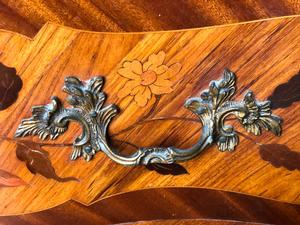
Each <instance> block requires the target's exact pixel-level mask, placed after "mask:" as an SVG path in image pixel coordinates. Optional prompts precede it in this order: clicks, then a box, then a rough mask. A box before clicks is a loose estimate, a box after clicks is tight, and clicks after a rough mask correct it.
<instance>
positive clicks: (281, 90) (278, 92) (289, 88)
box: [268, 71, 300, 109]
mask: <svg viewBox="0 0 300 225" xmlns="http://www.w3.org/2000/svg"><path fill="white" fill-rule="evenodd" d="M268 100H269V101H271V102H272V109H277V108H286V107H289V106H290V105H292V104H293V103H294V102H298V101H300V71H299V72H298V74H296V75H294V76H293V77H292V78H291V79H290V80H289V81H288V82H287V83H283V84H281V85H279V86H277V87H276V88H275V90H274V92H273V93H272V95H271V96H270V97H269V98H268Z"/></svg>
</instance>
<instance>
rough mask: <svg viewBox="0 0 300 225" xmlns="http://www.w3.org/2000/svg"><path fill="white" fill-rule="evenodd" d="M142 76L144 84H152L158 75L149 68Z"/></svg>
mask: <svg viewBox="0 0 300 225" xmlns="http://www.w3.org/2000/svg"><path fill="white" fill-rule="evenodd" d="M141 78H142V82H141V84H142V85H150V84H153V83H154V82H155V81H156V79H157V76H156V73H155V72H154V71H152V70H148V71H145V72H144V73H142V74H141Z"/></svg>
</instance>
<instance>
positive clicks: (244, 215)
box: [0, 188, 300, 225]
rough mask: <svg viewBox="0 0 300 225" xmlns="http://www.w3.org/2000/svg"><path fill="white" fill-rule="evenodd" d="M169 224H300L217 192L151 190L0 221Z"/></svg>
mask: <svg viewBox="0 0 300 225" xmlns="http://www.w3.org/2000/svg"><path fill="white" fill-rule="evenodd" d="M170 219H173V220H175V221H173V222H176V221H177V222H178V224H182V223H183V224H185V223H184V220H187V219H190V220H191V221H194V220H198V219H202V220H206V221H204V222H205V223H204V224H206V223H208V224H216V225H217V224H218V223H215V221H210V220H214V219H218V220H222V221H223V222H221V221H220V223H221V224H223V223H224V224H227V223H229V224H230V222H226V221H232V220H234V221H243V222H247V223H266V224H282V225H287V224H289V225H292V224H295V225H296V224H298V223H299V221H300V206H299V205H293V204H289V203H281V202H277V201H273V200H268V199H263V198H258V197H254V196H248V195H243V194H238V193H230V192H225V191H218V190H209V189H201V188H161V189H160V188H157V189H148V190H139V191H133V192H129V193H123V194H120V195H115V196H112V197H108V198H106V199H103V200H101V201H99V202H95V203H93V204H92V205H90V206H84V205H82V204H80V203H77V202H74V201H69V202H66V203H64V204H62V205H60V206H57V207H54V208H51V209H48V210H45V211H42V212H36V213H31V214H28V215H19V216H9V217H0V223H1V222H2V223H4V224H5V225H15V224H18V225H31V224H35V225H43V224H44V223H45V222H47V225H60V224H73V225H81V224H84V225H93V224H115V223H124V222H130V223H133V224H134V223H136V222H137V221H155V220H160V221H161V223H158V224H168V223H167V222H166V220H170ZM191 221H186V222H191ZM209 221H210V222H209ZM202 222H203V221H202ZM138 224H139V223H138ZM141 224H143V223H141ZM149 224H155V223H154V222H149ZM170 224H173V223H170ZM175 224H176V223H175ZM187 224H195V223H187ZM200 224H201V223H200Z"/></svg>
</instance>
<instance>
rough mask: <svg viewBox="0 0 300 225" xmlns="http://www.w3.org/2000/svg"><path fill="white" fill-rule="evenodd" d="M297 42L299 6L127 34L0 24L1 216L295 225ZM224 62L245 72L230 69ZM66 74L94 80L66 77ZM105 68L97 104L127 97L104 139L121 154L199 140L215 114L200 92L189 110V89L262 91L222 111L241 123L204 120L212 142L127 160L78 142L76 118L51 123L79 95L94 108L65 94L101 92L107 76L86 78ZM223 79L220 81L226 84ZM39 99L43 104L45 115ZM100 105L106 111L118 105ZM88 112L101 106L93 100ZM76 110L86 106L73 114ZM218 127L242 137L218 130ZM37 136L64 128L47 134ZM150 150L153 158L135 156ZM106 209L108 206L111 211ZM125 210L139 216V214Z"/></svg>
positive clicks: (237, 95)
mask: <svg viewBox="0 0 300 225" xmlns="http://www.w3.org/2000/svg"><path fill="white" fill-rule="evenodd" d="M299 41H300V19H299V17H298V16H294V17H285V18H277V19H269V20H263V21H257V22H249V23H241V24H233V25H227V26H216V27H208V28H200V29H191V30H182V31H169V32H149V33H147V32H146V33H118V34H117V33H99V32H90V31H82V30H75V29H71V28H67V27H63V26H59V25H55V24H51V23H48V24H46V25H45V26H43V28H42V29H41V30H40V31H39V32H38V34H37V35H36V36H35V37H34V38H33V39H30V38H27V37H25V36H22V35H19V34H16V33H12V32H8V31H4V30H2V31H0V52H1V54H0V62H1V63H2V64H3V65H1V68H0V69H1V70H0V72H1V73H0V79H1V80H0V90H1V91H0V98H1V99H0V102H1V105H0V107H1V111H0V124H1V125H0V126H1V130H0V138H1V142H0V149H1V151H0V162H1V168H0V169H1V171H0V175H1V178H0V184H1V185H2V186H5V188H4V187H3V188H1V191H0V199H1V202H2V204H0V213H1V215H2V216H3V217H1V218H0V221H1V220H2V219H3V221H4V222H5V223H4V224H22V223H21V222H23V223H24V224H27V223H26V221H29V222H30V221H31V220H34V221H36V222H35V223H32V224H44V223H43V221H45V220H47V224H61V222H62V221H66V223H69V221H71V220H72V221H73V224H77V223H78V224H89V223H90V224H95V223H96V222H98V223H100V222H105V223H116V222H130V221H138V220H143V218H144V219H147V220H156V219H188V218H194V219H199V218H200V219H201V218H205V219H226V220H239V221H244V222H253V223H255V222H256V223H280V224H284V223H285V222H287V223H286V224H297V223H299V221H300V214H299V212H300V208H299V203H300V195H299V194H300V173H299V168H300V167H299V166H300V152H299V151H300V146H299V133H300V130H299V126H300V121H299V118H300V117H299V116H300V113H299V112H300V108H299V107H300V105H299V100H300V97H299V96H300V89H299V87H300V83H299V82H300V75H299V71H300V67H299V56H300V54H299V53H300V46H299ZM225 68H228V69H229V70H230V71H232V72H233V73H234V74H235V75H232V73H230V72H229V71H228V70H225V72H224V69H225ZM226 71H227V72H226ZM224 73H225V75H224ZM228 74H229V75H228ZM68 76H75V77H77V78H78V79H80V80H82V81H86V83H83V84H80V83H78V82H79V81H78V80H75V79H74V78H69V79H67V80H66V77H68ZM97 76H101V77H103V80H104V84H103V85H102V86H103V87H102V89H101V90H102V91H103V93H105V95H106V100H105V103H104V106H103V107H101V105H98V106H97V107H98V108H97V110H98V109H99V110H98V111H97V110H96V109H94V111H95V113H98V112H100V111H101V110H102V109H103V108H104V107H106V106H108V105H110V104H115V105H116V106H117V108H118V112H113V114H114V117H113V118H112V120H111V123H109V125H108V131H107V136H108V139H107V140H105V141H104V142H105V143H106V141H107V143H108V144H109V145H110V146H113V148H114V149H116V152H117V154H118V153H119V152H120V153H121V154H124V155H128V154H130V153H133V152H136V151H137V148H140V151H143V150H145V149H141V147H145V148H146V149H147V148H148V147H151V146H161V147H165V148H164V151H166V150H165V149H167V148H166V147H168V146H174V147H177V148H182V149H187V148H189V147H191V146H193V145H194V144H195V143H197V141H199V137H200V135H201V134H202V135H203V134H205V132H208V131H207V129H208V128H207V126H209V125H207V124H204V125H203V123H201V120H200V119H199V115H200V114H201V112H200V111H199V110H200V108H196V109H195V108H193V107H196V106H197V107H198V106H199V105H198V104H200V103H199V102H196V103H195V105H192V106H191V107H189V105H187V103H186V100H187V99H189V98H192V97H197V98H198V100H199V99H200V96H202V97H201V98H202V100H201V101H202V102H201V104H204V103H205V104H206V103H207V105H209V106H211V104H217V103H218V104H219V106H220V107H219V106H218V107H219V108H222V104H223V103H224V102H225V104H226V102H231V101H234V102H237V103H238V104H246V103H247V102H248V103H249V101H250V100H251V99H252V95H251V94H249V93H250V92H248V90H251V91H252V92H253V94H254V95H255V98H256V99H257V101H256V100H255V101H254V100H253V101H252V102H250V103H249V104H248V103H247V104H248V105H249V106H247V107H248V108H247V110H248V111H246V112H245V111H243V112H238V113H236V112H237V111H234V110H233V111H234V114H235V116H230V117H228V118H227V120H226V122H224V123H225V124H226V125H229V124H231V125H232V126H233V127H234V130H235V131H236V133H235V134H233V133H231V132H230V131H229V130H228V129H227V128H228V126H227V127H221V128H220V127H218V126H222V125H223V124H221V125H218V124H217V122H216V120H214V119H212V120H209V119H208V121H211V123H212V125H211V126H212V130H211V133H210V136H209V138H210V139H209V138H207V146H206V148H205V150H204V151H201V152H200V151H199V152H198V154H197V155H196V154H195V157H193V158H192V157H191V159H189V160H186V161H183V162H181V161H178V162H174V163H173V164H157V163H162V162H167V161H166V158H165V157H166V156H165V155H163V156H161V155H156V156H157V157H158V156H161V157H162V158H159V157H158V158H159V159H156V158H155V157H153V158H151V160H149V162H152V164H149V165H137V166H124V165H121V164H120V163H118V162H115V161H114V160H111V159H110V158H113V157H110V158H109V157H108V155H109V153H107V152H106V149H105V146H104V147H103V149H101V150H102V151H99V152H96V153H95V154H92V153H91V152H88V149H87V150H85V149H86V148H85V149H80V150H78V149H77V151H79V152H80V154H79V153H78V152H77V153H76V149H75V153H74V149H73V146H72V145H73V144H72V143H73V141H74V139H75V138H76V137H78V136H79V137H80V135H81V133H82V132H83V131H84V130H82V128H81V126H80V125H79V124H78V123H74V122H71V123H70V124H69V127H68V128H67V126H66V125H67V124H63V125H61V126H59V127H52V128H51V127H50V125H51V123H52V122H53V120H54V117H51V116H53V115H54V114H55V113H57V114H58V112H59V113H66V112H63V111H62V108H63V107H66V108H67V107H69V108H70V107H71V106H70V104H69V103H70V101H71V103H73V105H77V106H78V107H75V108H78V109H81V108H85V109H87V108H88V109H90V108H93V107H94V108H96V105H97V104H96V103H95V102H93V101H94V100H91V104H92V105H93V104H94V105H93V106H91V105H88V104H87V103H86V102H85V103H84V104H83V103H82V104H81V103H78V102H77V103H76V104H75V103H74V98H73V99H72V100H70V101H69V103H68V102H67V96H68V95H69V94H70V92H71V93H72V94H73V95H74V96H75V95H76V96H77V97H78V96H79V97H78V98H75V100H76V101H77V100H80V99H82V98H85V99H89V98H90V96H87V95H84V93H85V92H84V90H87V89H88V88H90V89H89V90H92V89H93V88H94V89H93V90H96V89H99V92H97V93H100V86H101V85H100V84H99V86H97V85H98V84H94V83H93V81H94V80H92V81H91V80H90V79H92V78H93V77H97ZM222 76H223V78H222ZM231 76H235V77H236V79H234V77H231ZM222 79H223V81H222ZM88 80H89V81H88ZM213 80H220V82H219V83H215V86H216V87H214V85H212V83H211V81H213ZM99 82H100V81H99ZM222 82H223V83H222ZM226 82H227V83H226ZM100 83H101V82H100ZM74 84H76V85H74ZM64 85H65V86H66V88H65V90H66V89H67V90H66V91H65V92H64V91H62V87H63V86H64ZM82 85H86V86H84V87H83V86H82ZM88 85H90V86H88ZM93 85H94V86H93ZM209 86H210V89H209V91H208V95H213V97H212V96H210V97H209V96H208V97H207V96H205V94H204V95H201V93H202V92H203V91H204V90H205V89H207V88H209ZM234 87H235V89H234ZM76 88H77V89H76ZM214 89H219V90H217V91H218V93H217V94H212V93H215V91H216V90H214ZM225 89H226V91H224V90H225ZM82 91H83V92H82ZM68 93H69V94H68ZM246 93H248V95H247V96H248V97H246V98H245V97H244V96H245V94H246ZM225 95H227V97H226V96H225ZM52 96H57V98H58V99H60V101H61V103H62V104H63V105H59V102H58V100H57V102H56V103H55V104H58V105H55V104H54V103H53V101H54V100H52V105H51V104H50V105H48V106H47V108H36V110H35V111H33V112H32V111H31V108H32V107H33V106H36V105H46V104H49V103H50V102H51V97H52ZM74 96H73V97H74ZM224 96H225V97H224ZM231 97H232V98H231ZM97 98H102V95H101V96H100V95H99V96H98V97H97ZM210 98H213V99H215V100H212V99H210ZM249 99H250V100H249ZM266 100H269V101H271V102H272V113H273V114H274V115H277V116H279V117H281V118H282V122H280V121H279V120H277V119H274V118H275V117H271V116H270V114H269V111H268V110H266V109H265V108H266V107H267V105H265V104H266V103H259V102H263V101H266ZM72 101H73V102H72ZM209 101H210V102H209ZM213 101H216V102H217V103H213ZM222 101H224V102H222ZM203 102H204V103H203ZM99 104H100V103H99ZM193 104H194V103H193ZM184 105H186V106H187V108H186V107H184ZM207 105H206V106H207ZM223 106H224V105H223ZM89 107H90V108H89ZM207 107H208V106H207ZM212 107H213V106H212ZM226 107H227V108H226ZM226 107H225V109H228V108H230V107H235V106H233V105H230V104H228V105H227V106H226ZM219 108H218V109H216V108H214V109H213V110H212V111H213V112H215V111H216V110H219ZM189 109H190V110H189ZM39 110H44V111H43V112H42V114H41V113H39V112H40V111H39ZM59 110H61V111H59ZM197 110H198V111H197ZM214 110H215V111H214ZM220 110H223V109H220ZM251 110H252V111H251ZM37 111H39V112H37ZM101 112H103V113H104V116H103V117H105V115H106V114H105V113H106V112H109V110H108V111H101ZM32 113H33V114H35V117H34V118H33V119H32V120H31V121H29V122H28V123H27V124H26V127H25V128H24V127H21V128H20V127H19V126H20V124H21V120H22V119H24V118H29V117H31V116H32ZM76 113H77V114H76ZM90 113H91V114H90V115H91V117H93V115H92V113H93V112H92V110H90ZM241 113H242V114H241ZM251 113H252V114H251ZM75 114H76V116H78V115H79V114H80V113H79V112H78V111H77V112H75ZM115 114H116V115H115ZM197 114H198V115H197ZM55 115H56V114H55ZM201 115H202V114H201ZM57 116H58V115H57ZM68 116H69V117H70V118H72V119H74V117H76V116H74V115H73V114H72V113H70V114H68ZM250 116H251V118H250ZM236 117H238V119H236ZM205 118H206V117H205ZM213 118H215V117H213ZM75 119H78V118H77V117H76V118H75ZM98 119H99V118H98ZM110 119H111V118H110V117H109V118H108V119H107V118H106V119H105V118H104V119H103V118H101V119H99V120H98V122H99V121H100V122H99V123H101V124H102V122H103V121H104V122H107V121H108V122H109V120H110ZM201 119H202V122H203V118H201ZM204 120H205V121H206V119H204ZM32 121H33V122H32ZM91 123H93V122H91ZM220 123H223V122H222V121H221V122H220ZM23 124H24V123H23ZM32 124H34V125H32ZM31 125H32V126H35V128H32V129H31V128H30V126H31ZM18 127H19V130H18V131H17V129H18ZM259 127H261V128H262V129H261V133H259V132H258V130H259V129H258V128H259ZM280 127H282V132H281V131H280ZM102 128H103V127H102ZM102 128H101V129H102ZM265 128H268V129H269V131H267V130H266V129H265ZM30 129H31V130H30ZM34 129H36V130H34ZM49 129H61V130H55V131H54V130H51V131H50V130H49ZM99 129H100V128H99ZM222 129H224V130H225V131H227V132H229V133H230V134H232V135H231V136H230V135H229V136H228V137H227V136H226V137H224V138H223V139H222V138H220V137H221V136H222V135H221V133H222V132H221V133H218V132H220V130H222ZM245 129H246V130H247V131H248V132H247V131H245ZM16 131H17V133H18V134H20V135H19V136H21V135H26V134H29V133H30V132H31V134H37V135H35V136H32V135H29V136H26V137H24V138H16V137H14V136H15V133H16ZM98 131H99V130H98ZM251 131H252V132H251ZM26 132H29V133H26ZM47 132H48V133H47ZM101 132H103V134H102V133H101ZM209 132H210V131H209ZM38 134H39V135H41V137H43V136H45V137H46V136H47V135H46V134H48V137H50V136H51V135H53V136H55V134H57V135H58V136H59V137H58V138H57V139H55V140H48V139H46V140H40V138H39V137H38ZM254 134H256V135H257V136H256V135H254ZM274 134H275V135H274ZM280 134H281V135H280ZM93 135H94V136H93ZM97 135H98V136H99V135H100V136H101V135H103V137H104V136H105V135H106V132H105V128H103V130H101V131H99V133H96V134H91V135H90V136H89V135H88V136H89V137H90V138H91V140H89V143H92V142H94V141H95V137H98V136H97ZM226 138H227V139H226ZM237 138H238V139H239V143H238V141H237ZM101 140H102V139H101ZM101 140H100V142H101ZM224 140H225V141H224ZM208 142H209V143H208ZM211 142H212V143H211ZM235 142H236V143H235ZM78 143H79V141H77V144H78ZM237 143H238V144H237ZM235 144H237V145H236V146H235ZM84 147H86V146H85V145H84ZM234 147H235V148H234ZM233 148H234V151H233ZM170 149H171V150H172V148H170ZM93 150H97V151H98V150H99V149H94V148H92V149H91V150H90V151H93ZM155 150H156V151H160V149H155ZM155 150H153V151H155ZM171 150H170V151H171ZM220 150H221V151H220ZM72 152H73V153H72ZM149 154H150V153H149ZM151 154H152V153H151ZM163 154H165V153H163ZM172 154H174V153H172ZM72 156H73V158H72ZM77 156H78V157H77ZM71 158H72V159H75V158H76V160H71ZM168 159H169V158H168ZM180 159H181V158H180ZM142 160H144V161H142ZM121 161H122V160H121ZM146 161H147V160H146V159H145V157H144V158H143V159H141V160H140V161H139V162H145V163H140V164H146ZM122 162H123V161H122ZM123 163H124V162H123ZM153 163H155V164H153ZM128 164H129V163H128ZM179 187H180V188H179ZM154 188H160V189H154ZM181 188H183V189H181ZM149 190H155V191H154V193H155V194H153V192H149ZM175 192H176V194H174V193H175ZM183 192H184V193H185V194H180V193H183ZM120 193H122V194H121V195H119V194H120ZM128 196H131V200H130V198H129V197H128ZM166 196H167V197H166ZM196 196H197V198H196ZM202 198H204V199H205V201H204V200H203V199H202ZM166 199H169V201H171V200H172V202H169V201H167V200H166ZM110 201H111V202H110ZM177 201H178V202H177ZM278 201H279V202H278ZM135 203H136V204H135ZM143 203H144V204H143ZM177 203H178V204H179V205H177ZM180 204H182V205H180ZM195 206H197V207H196V209H197V210H194V211H193V207H194V208H195ZM205 206H207V207H205ZM221 206H222V207H221ZM105 207H107V210H106V211H103V210H101V209H104V208H105ZM112 207H113V209H112ZM201 207H202V208H201ZM235 207H236V210H233V209H232V208H235ZM108 208H110V209H108ZM126 209H128V210H127V211H126ZM129 209H132V210H129ZM164 209H169V210H167V211H165V212H164ZM221 209H224V210H225V213H224V215H223V214H222V210H221ZM42 210H44V211H42ZM135 210H136V211H135ZM139 210H140V215H139V212H138V211H139ZM147 210H148V211H147ZM155 210H156V211H155ZM214 210H215V211H214ZM39 211H42V212H39ZM153 212H156V213H153ZM159 212H161V213H159ZM28 213H31V214H28ZM20 214H25V215H20ZM128 214H132V215H131V216H132V217H131V219H128V218H129V215H128ZM9 215H16V216H9ZM17 215H19V216H17ZM49 215H50V216H49ZM146 215H148V217H147V216H146ZM142 216H144V217H142ZM50 217H51V218H53V217H55V219H49V218H50ZM145 217H146V218H145ZM87 218H88V219H87ZM132 218H133V219H132ZM68 219H69V220H68ZM67 221H68V222H67ZM200 224H201V223H200Z"/></svg>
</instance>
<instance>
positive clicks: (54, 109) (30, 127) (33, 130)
mask: <svg viewBox="0 0 300 225" xmlns="http://www.w3.org/2000/svg"><path fill="white" fill-rule="evenodd" d="M235 82H236V76H235V74H234V73H233V72H231V71H229V70H228V69H225V70H224V73H223V77H222V78H221V79H220V80H218V81H212V82H211V83H210V85H209V88H208V89H207V90H204V91H203V92H202V94H201V95H200V97H193V98H189V99H187V100H186V102H185V104H184V106H185V107H186V108H187V109H189V110H191V111H192V112H193V113H195V114H196V115H197V116H198V117H199V120H200V121H201V122H202V124H203V130H202V134H201V136H200V139H199V141H198V142H197V143H196V144H195V145H194V146H192V147H191V148H189V149H178V148H175V147H167V148H164V147H147V148H139V149H138V151H136V152H135V153H134V154H132V155H129V156H123V155H121V154H120V153H119V151H117V150H115V149H113V148H112V147H111V146H110V145H109V143H108V141H107V137H106V134H107V126H108V124H109V123H110V121H111V119H112V118H113V117H114V116H115V115H116V114H117V107H116V106H115V105H108V106H104V101H105V95H104V93H103V92H102V91H101V88H102V86H103V78H102V77H94V78H92V79H90V80H88V81H86V82H82V81H80V80H79V79H78V78H76V77H67V78H66V79H65V85H64V87H63V91H65V92H66V93H68V94H69V97H68V99H67V101H68V103H69V104H70V105H71V106H72V107H71V108H64V107H63V105H62V103H61V102H60V100H59V99H58V98H57V97H52V102H51V103H49V104H48V105H45V106H34V107H33V108H32V117H31V118H28V119H23V120H22V122H21V124H20V125H19V127H18V129H17V131H16V133H15V137H21V136H28V135H38V136H39V137H40V138H41V139H43V140H44V139H46V138H48V137H50V138H51V139H55V138H57V137H58V136H59V135H61V134H62V133H64V132H65V131H66V130H67V128H68V123H69V121H76V122H78V123H79V124H80V125H81V126H82V134H81V135H80V137H77V138H76V139H75V141H74V143H73V152H72V154H71V159H72V160H75V159H77V158H78V157H80V156H83V157H84V158H85V159H86V160H87V161H89V160H91V159H92V157H93V155H95V154H96V153H97V152H99V151H102V152H104V153H105V154H106V155H107V156H108V157H109V158H111V159H112V160H114V161H115V162H117V163H120V164H122V165H125V166H135V165H148V164H150V163H166V164H171V163H174V162H179V161H185V160H189V159H192V158H193V157H195V156H196V155H198V154H199V153H200V152H202V151H203V150H204V149H206V148H207V147H208V146H210V145H211V144H212V143H213V142H216V143H217V145H218V148H219V150H220V151H232V150H234V148H235V146H236V145H237V144H238V135H237V133H236V132H235V131H234V129H233V127H232V126H230V125H225V123H224V121H225V119H226V117H227V116H228V115H234V116H235V117H236V118H237V119H238V120H239V121H240V122H241V124H242V125H243V126H244V127H245V129H246V131H248V132H251V133H253V134H255V135H260V134H261V130H262V128H264V129H266V130H268V131H271V132H273V133H274V134H275V135H278V136H279V135H280V134H281V125H280V124H281V119H280V118H279V117H278V116H275V115H273V114H272V113H271V109H270V102H269V101H264V102H259V101H257V100H256V99H255V97H254V94H253V93H252V92H251V91H248V92H247V93H246V95H245V97H244V99H243V100H242V101H239V102H236V101H232V100H231V99H232V96H233V95H234V93H235Z"/></svg>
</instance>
